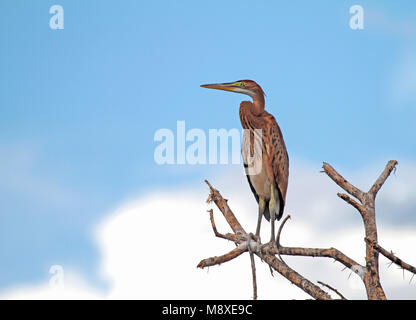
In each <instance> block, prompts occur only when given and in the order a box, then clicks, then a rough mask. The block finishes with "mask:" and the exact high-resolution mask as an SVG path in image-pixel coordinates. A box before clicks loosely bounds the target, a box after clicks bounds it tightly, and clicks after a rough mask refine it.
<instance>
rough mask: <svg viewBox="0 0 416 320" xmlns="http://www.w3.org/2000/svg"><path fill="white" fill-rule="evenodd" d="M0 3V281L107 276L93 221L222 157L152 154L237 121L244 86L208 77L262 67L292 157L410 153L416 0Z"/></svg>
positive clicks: (374, 158) (345, 159) (244, 75)
mask: <svg viewBox="0 0 416 320" xmlns="http://www.w3.org/2000/svg"><path fill="white" fill-rule="evenodd" d="M54 4H60V5H62V6H63V8H64V18H65V29H64V30H51V29H50V28H49V19H50V17H51V15H50V14H49V8H50V7H51V6H52V5H54ZM354 4H361V5H362V6H363V7H364V10H365V29H364V30H359V31H358V30H357V31H353V30H351V29H350V28H349V18H350V14H349V8H350V6H351V5H354ZM0 15H1V18H0V44H1V48H2V50H0V70H1V72H0V87H1V94H0V261H2V263H1V264H0V289H5V288H8V287H10V286H13V285H16V284H21V283H28V282H35V281H38V280H40V279H45V278H47V277H48V276H49V275H48V270H49V266H50V265H51V264H56V263H58V264H62V265H71V266H72V267H74V268H76V269H77V270H79V272H80V273H81V274H83V275H84V276H86V277H87V278H88V279H89V281H91V282H92V283H95V284H96V285H105V284H103V283H101V281H100V279H99V276H98V275H97V274H96V268H97V264H98V260H99V252H98V250H97V247H96V244H95V243H94V241H93V239H92V236H91V229H92V228H93V226H94V225H95V224H96V223H97V222H98V221H100V219H102V218H103V217H104V216H105V215H106V214H108V212H110V211H111V210H112V209H113V208H114V207H116V206H117V205H118V204H119V203H120V202H122V201H123V200H124V199H126V198H128V197H129V196H130V195H132V194H137V193H138V194H146V193H149V192H151V191H153V190H164V189H169V188H178V186H186V185H194V184H199V183H201V181H202V179H204V178H206V177H207V175H208V176H209V175H210V174H211V173H212V172H213V170H214V169H215V167H214V168H213V167H210V166H189V165H183V166H180V165H178V166H176V165H175V166H159V165H157V164H155V162H154V159H153V153H154V148H155V147H156V145H157V143H155V142H154V140H153V136H154V133H155V131H156V130H158V129H160V128H169V129H172V130H175V128H176V122H177V121H178V120H185V121H186V125H187V128H188V129H190V128H201V129H203V130H208V129H209V128H226V129H231V128H240V123H239V117H238V106H239V103H240V101H241V100H242V99H243V98H244V97H243V96H240V95H235V94H228V93H223V92H213V91H208V90H205V89H202V88H200V87H199V85H200V84H202V83H210V82H226V81H234V80H238V79H253V80H256V81H257V82H258V83H259V84H261V85H262V87H263V89H264V91H265V92H266V94H267V102H266V103H267V109H268V110H269V111H270V112H271V113H273V114H274V115H275V116H276V118H277V120H278V121H279V124H280V126H281V128H282V130H283V133H284V135H285V141H286V144H287V147H288V150H289V153H290V156H291V157H295V158H298V159H302V160H303V161H306V162H309V163H311V164H313V165H316V167H317V169H318V168H319V166H320V163H321V162H322V161H327V162H330V163H332V164H334V165H336V166H337V167H342V168H349V169H356V168H362V167H364V166H366V165H370V164H373V163H384V162H385V161H386V160H389V159H391V158H394V159H398V160H399V161H401V160H404V161H410V162H411V161H414V160H415V158H416V139H415V128H414V127H415V120H414V119H415V117H416V107H415V104H416V83H415V82H416V81H415V78H414V77H412V75H413V74H415V72H416V67H415V64H414V63H412V61H415V60H414V59H416V43H415V39H416V22H415V21H416V3H415V2H414V1H404V0H403V1H401V2H400V4H399V3H397V2H394V1H323V0H322V1H279V2H278V1H256V2H254V1H239V2H238V3H236V2H224V1H209V2H202V1H180V2H178V1H152V2H148V1H146V2H145V1H117V2H116V1H94V0H90V1H80V0H78V1H77V0H71V1H64V0H61V1H43V0H38V1H28V0H26V1H21V0H14V1H11V0H6V1H2V2H1V3H0ZM412 68H413V69H412ZM412 81H413V82H412ZM155 232H156V231H155Z"/></svg>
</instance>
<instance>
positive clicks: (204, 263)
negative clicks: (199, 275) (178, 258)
mask: <svg viewBox="0 0 416 320" xmlns="http://www.w3.org/2000/svg"><path fill="white" fill-rule="evenodd" d="M246 251H247V244H244V245H239V246H238V247H237V248H235V249H233V250H231V251H230V252H228V253H226V254H224V255H222V256H219V257H217V256H215V257H211V258H208V259H204V260H201V262H200V263H198V265H197V268H201V269H204V268H206V267H211V266H215V265H219V264H221V263H224V262H227V261H230V260H233V259H235V258H237V257H238V256H239V255H241V254H243V253H244V252H246Z"/></svg>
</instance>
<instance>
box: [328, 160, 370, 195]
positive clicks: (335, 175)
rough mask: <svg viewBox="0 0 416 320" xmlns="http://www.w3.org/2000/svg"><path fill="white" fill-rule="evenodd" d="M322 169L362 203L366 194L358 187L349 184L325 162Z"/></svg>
mask: <svg viewBox="0 0 416 320" xmlns="http://www.w3.org/2000/svg"><path fill="white" fill-rule="evenodd" d="M322 168H323V169H324V171H325V173H326V174H327V175H328V176H329V177H330V178H331V179H332V180H333V181H334V182H335V183H336V184H337V185H339V186H340V187H341V188H342V189H344V190H345V191H347V192H348V193H349V194H350V195H352V196H354V197H356V198H357V199H358V200H360V201H361V202H362V200H363V196H364V192H362V191H361V190H360V189H358V188H357V187H355V186H353V185H352V184H351V183H349V182H348V181H347V180H346V179H345V178H344V177H343V176H341V175H340V174H339V173H338V172H337V171H336V170H335V169H334V168H332V167H331V165H330V164H328V163H326V162H324V164H323V166H322Z"/></svg>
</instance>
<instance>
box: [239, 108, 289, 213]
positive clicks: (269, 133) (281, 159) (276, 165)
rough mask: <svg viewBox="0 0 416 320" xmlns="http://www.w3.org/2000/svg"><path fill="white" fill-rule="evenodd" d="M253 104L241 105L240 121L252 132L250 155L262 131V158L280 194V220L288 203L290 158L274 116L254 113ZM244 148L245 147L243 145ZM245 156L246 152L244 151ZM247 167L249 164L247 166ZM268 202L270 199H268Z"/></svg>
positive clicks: (253, 189) (252, 189)
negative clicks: (255, 133) (255, 134)
mask: <svg viewBox="0 0 416 320" xmlns="http://www.w3.org/2000/svg"><path fill="white" fill-rule="evenodd" d="M252 110H253V103H252V102H250V101H243V102H242V103H241V104H240V120H241V125H242V126H243V128H244V129H247V130H250V154H251V155H253V153H254V130H255V129H260V130H261V133H262V137H261V139H262V157H263V158H264V162H263V163H264V164H265V165H266V166H268V167H269V168H266V170H267V172H268V175H272V176H271V177H269V178H270V179H271V181H272V182H274V183H275V185H276V187H277V190H278V192H279V201H280V206H279V212H277V219H278V220H279V219H280V218H281V217H282V215H283V210H284V206H285V202H286V191H287V185H288V179H289V157H288V154H287V150H286V145H285V142H284V140H283V135H282V132H281V130H280V127H279V125H278V124H277V122H276V120H275V118H274V116H273V115H272V114H270V113H268V112H267V111H266V110H263V111H262V112H261V113H260V114H254V113H253V111H252ZM243 148H244V145H243ZM242 152H243V154H244V153H245V152H246V151H244V150H242ZM245 165H247V164H245ZM247 180H248V182H249V184H250V188H251V191H252V192H253V194H254V196H255V198H256V200H257V202H258V198H259V196H258V194H257V192H256V190H255V188H254V187H253V184H252V182H251V180H250V175H247ZM266 200H268V199H266ZM269 214H270V213H269V212H268V206H267V205H266V210H265V213H264V215H265V217H266V219H267V220H269V219H270V216H269Z"/></svg>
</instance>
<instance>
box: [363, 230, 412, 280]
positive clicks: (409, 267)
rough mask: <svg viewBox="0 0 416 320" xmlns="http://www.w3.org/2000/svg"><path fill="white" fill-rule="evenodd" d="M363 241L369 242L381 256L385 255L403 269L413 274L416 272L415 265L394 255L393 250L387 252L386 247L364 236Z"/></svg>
mask: <svg viewBox="0 0 416 320" xmlns="http://www.w3.org/2000/svg"><path fill="white" fill-rule="evenodd" d="M365 241H366V242H367V243H369V244H370V245H371V246H373V247H374V249H376V250H377V251H378V252H380V253H381V254H382V255H383V256H385V257H386V258H387V259H389V260H390V261H391V262H393V263H395V264H397V265H398V266H400V267H401V268H402V269H403V270H407V271H409V272H411V273H413V274H416V268H415V267H413V266H412V265H410V264H408V263H406V262H404V261H403V260H402V259H400V258H399V257H396V255H395V254H394V253H393V252H388V251H387V250H386V249H384V248H383V247H381V246H380V245H379V244H377V243H373V242H371V241H370V240H369V239H368V238H365Z"/></svg>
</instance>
